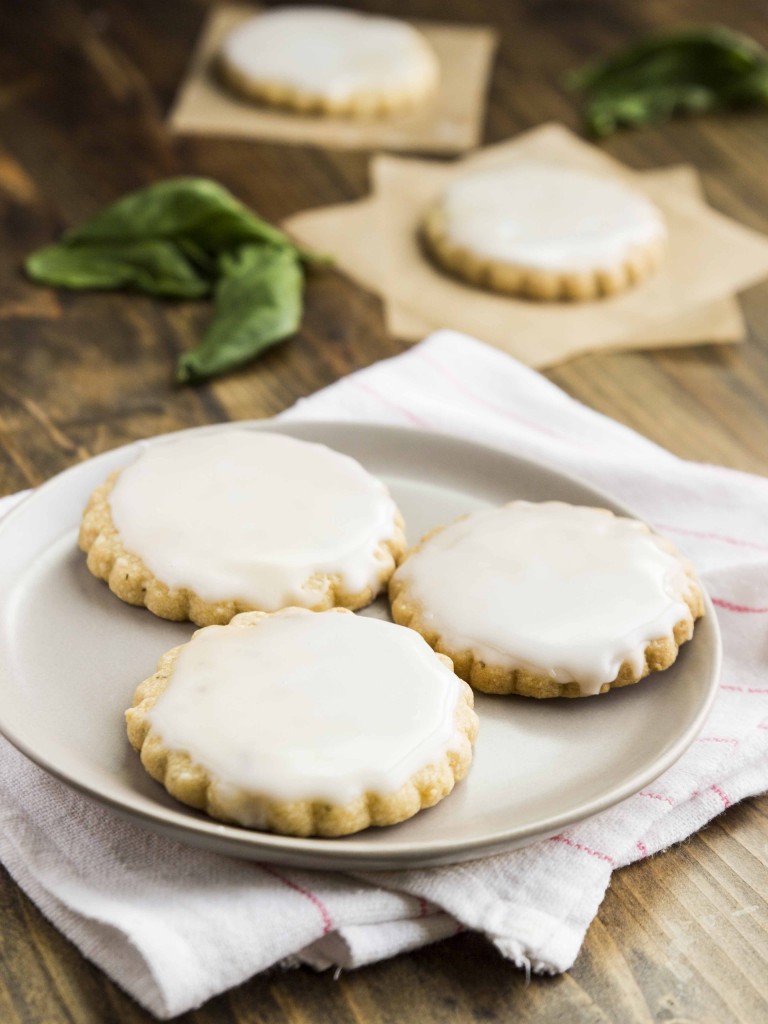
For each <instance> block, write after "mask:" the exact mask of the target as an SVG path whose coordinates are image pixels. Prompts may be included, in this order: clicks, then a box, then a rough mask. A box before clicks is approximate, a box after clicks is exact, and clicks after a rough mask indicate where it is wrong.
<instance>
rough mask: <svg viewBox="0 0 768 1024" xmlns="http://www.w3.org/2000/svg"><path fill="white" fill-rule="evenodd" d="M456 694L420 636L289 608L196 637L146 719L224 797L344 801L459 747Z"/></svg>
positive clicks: (397, 782) (384, 786)
mask: <svg viewBox="0 0 768 1024" xmlns="http://www.w3.org/2000/svg"><path fill="white" fill-rule="evenodd" d="M459 693H460V690H459V682H458V680H457V678H456V676H455V675H454V674H453V672H451V670H450V669H449V668H448V667H447V665H446V664H445V663H444V662H441V660H440V659H439V658H437V657H436V656H435V654H434V652H433V651H432V650H431V648H430V647H429V646H428V645H427V643H426V642H425V641H424V640H422V638H421V637H420V636H419V635H418V634H417V633H415V632H414V631H413V630H410V629H406V628H405V627H404V626H396V625H394V624H393V623H391V622H382V621H381V620H378V619H370V618H367V617H363V616H357V615H353V614H352V613H347V612H339V611H330V612H307V611H304V610H302V609H287V610H285V611H283V612H280V613H278V614H277V615H273V616H268V617H264V618H262V619H260V620H259V621H258V622H257V623H255V624H252V625H245V624H240V623H239V622H238V620H237V619H236V620H235V621H234V622H231V623H230V624H229V625H228V626H209V627H208V628H206V629H203V630H200V631H199V632H198V633H196V634H195V635H194V637H193V638H192V640H191V641H190V642H189V643H188V644H186V645H185V646H184V647H182V649H181V651H180V653H179V656H178V659H177V661H176V665H175V667H174V670H173V674H172V676H171V681H170V683H169V685H168V687H167V688H166V690H165V691H164V692H163V694H162V695H161V696H160V698H159V699H158V701H157V703H156V705H155V707H154V708H153V709H152V711H151V712H150V714H149V719H150V722H151V724H152V726H153V728H154V730H155V731H156V732H157V733H159V735H160V736H161V737H162V738H163V740H164V741H165V744H166V745H167V746H168V747H169V748H171V749H175V750H183V751H186V752H187V753H188V754H189V755H190V757H191V758H192V760H193V761H194V762H195V763H197V764H199V765H201V766H202V767H204V768H205V769H206V770H207V771H208V773H209V774H210V775H211V777H212V778H213V780H214V782H215V785H216V787H217V791H218V793H219V796H220V797H223V796H227V797H228V798H229V799H230V800H231V801H233V802H237V801H238V799H239V797H240V795H241V794H242V793H243V792H249V793H254V794H257V795H261V796H264V797H267V798H269V799H273V800H281V801H284V800H328V801H330V802H332V803H335V804H346V803H347V802H349V801H351V800H354V799H356V798H357V797H359V796H360V795H362V794H364V793H367V792H371V793H376V794H380V795H386V794H390V793H393V792H395V791H396V790H397V789H399V787H400V786H402V785H403V784H404V783H405V782H407V781H408V779H409V778H410V777H411V776H412V775H414V774H415V773H416V772H417V771H419V770H420V769H421V768H424V767H425V766H426V765H428V764H431V763H433V762H435V761H437V760H439V759H440V758H442V756H443V755H444V754H445V752H446V751H448V750H458V749H459V746H458V745H459V744H460V743H461V742H462V741H461V737H460V736H459V735H458V731H457V727H456V722H455V715H456V707H457V701H458V699H459ZM248 824H259V822H258V821H256V822H248Z"/></svg>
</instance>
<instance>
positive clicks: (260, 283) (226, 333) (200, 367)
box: [177, 244, 304, 383]
mask: <svg viewBox="0 0 768 1024" xmlns="http://www.w3.org/2000/svg"><path fill="white" fill-rule="evenodd" d="M219 262H220V268H219V269H220V276H219V280H218V283H217V285H216V290H215V293H214V303H215V316H214V319H213V322H212V323H211V326H210V327H209V328H208V331H207V333H206V335H205V337H204V338H203V340H202V341H201V342H200V344H199V345H198V346H197V347H196V348H193V349H192V350H191V351H190V352H187V353H185V354H184V355H183V356H181V358H180V359H179V364H178V370H177V379H178V380H179V381H180V382H181V383H188V382H191V381H197V380H201V379H203V378H204V377H212V376H214V375H215V374H218V373H223V372H224V371H225V370H231V369H233V368H234V367H236V366H241V365H242V364H243V363H245V362H248V361H249V360H251V359H253V358H255V357H256V356H258V355H260V354H261V353H262V352H263V351H264V350H265V349H267V348H269V347H270V346H272V345H274V344H276V343H277V342H279V341H282V340H283V339H284V338H288V337H290V335H292V334H295V333H296V331H297V330H298V328H299V324H300V323H301V312H302V291H303V285H304V274H303V272H302V269H301V264H300V262H299V258H298V254H297V253H296V251H295V249H289V248H286V247H283V248H274V247H266V246H260V245H254V244H250V245H243V246H241V248H240V249H238V250H237V251H236V252H234V253H224V254H223V255H222V257H221V259H220V261H219Z"/></svg>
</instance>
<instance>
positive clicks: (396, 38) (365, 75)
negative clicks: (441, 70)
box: [222, 7, 438, 102]
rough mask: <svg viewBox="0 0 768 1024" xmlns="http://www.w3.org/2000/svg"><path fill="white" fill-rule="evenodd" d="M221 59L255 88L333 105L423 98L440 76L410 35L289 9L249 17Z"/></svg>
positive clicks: (381, 22) (419, 40) (345, 16)
mask: <svg viewBox="0 0 768 1024" xmlns="http://www.w3.org/2000/svg"><path fill="white" fill-rule="evenodd" d="M222 53H223V55H224V58H225V59H226V60H227V61H228V62H229V63H230V65H231V66H232V67H234V68H236V69H237V70H238V71H240V73H241V74H243V75H244V76H246V77H247V78H249V79H250V80H252V81H256V82H259V83H270V84H272V83H274V84H276V85H284V86H288V87H290V88H292V89H295V90H297V91H299V92H301V93H303V94H305V95H307V96H311V97H318V98H324V99H327V100H330V101H335V102H343V101H346V100H352V99H354V98H355V97H357V96H359V95H366V94H382V93H390V92H394V93H399V92H411V91H417V92H421V91H426V90H428V89H429V88H430V87H431V86H432V84H433V83H434V82H435V81H436V79H437V75H438V68H437V60H436V58H435V56H434V54H433V53H432V51H431V49H430V47H429V44H428V43H427V42H426V40H425V39H424V37H423V36H422V35H421V33H420V32H418V31H417V30H416V29H415V28H412V27H411V26H410V25H407V24H405V22H402V21H397V20H395V19H393V18H380V17H373V16H371V15H367V14H360V13H358V12H355V11H345V10H340V9H337V8H334V7H326V8H323V7H286V8H280V9H276V10H271V11H267V12H265V13H264V14H259V15H257V16H255V17H253V18H249V19H248V20H246V21H244V22H243V23H242V24H241V25H239V26H238V27H237V28H236V29H234V30H233V31H232V32H231V34H230V35H229V36H228V37H227V38H226V40H225V41H224V44H223V47H222Z"/></svg>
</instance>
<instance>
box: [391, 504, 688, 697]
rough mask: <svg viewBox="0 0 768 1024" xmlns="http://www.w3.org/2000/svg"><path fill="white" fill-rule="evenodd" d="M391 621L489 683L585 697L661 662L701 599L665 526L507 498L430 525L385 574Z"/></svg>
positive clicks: (495, 687) (494, 689)
mask: <svg viewBox="0 0 768 1024" xmlns="http://www.w3.org/2000/svg"><path fill="white" fill-rule="evenodd" d="M389 594H390V600H391V604H392V615H393V618H394V620H395V622H398V623H401V624H402V625H405V626H410V627H411V628H412V629H415V630H417V631H418V632H419V633H420V634H421V635H422V636H423V637H424V638H425V639H426V640H427V642H428V643H429V644H430V645H431V646H432V647H433V648H434V649H435V650H436V651H439V652H441V653H443V654H447V655H448V657H450V658H451V659H452V660H453V662H454V668H455V671H456V672H457V673H458V674H459V675H460V676H461V678H462V679H465V680H467V681H468V682H469V683H471V685H472V686H473V687H474V688H475V689H477V690H482V691H484V692H487V693H517V694H522V695H525V696H529V697H587V696H593V695H596V694H600V693H605V692H606V691H608V690H610V689H612V688H614V687H619V686H626V685H628V684H630V683H636V682H638V681H639V680H640V679H642V678H644V677H645V676H647V675H648V673H650V672H654V671H659V670H662V669H665V668H668V667H669V666H670V665H671V664H672V663H673V662H674V661H675V659H676V658H677V654H678V650H679V647H680V645H681V644H682V643H684V642H685V641H686V640H689V639H690V638H691V636H692V635H693V628H694V621H695V620H696V619H697V618H699V617H701V616H702V615H703V614H704V600H703V595H702V592H701V589H700V587H699V584H698V583H697V581H696V578H695V576H694V573H693V569H692V567H691V565H690V564H689V563H688V562H687V561H686V560H685V559H684V558H682V556H681V555H679V554H678V552H677V551H676V550H675V548H674V547H673V546H672V545H671V544H670V543H669V542H668V541H666V540H665V539H664V538H662V537H659V536H657V535H656V534H654V533H652V532H651V531H650V530H649V529H648V527H647V526H646V525H645V524H644V523H641V522H639V521H638V520H635V519H629V518H625V517H622V516H616V515H614V514H613V513H612V512H610V511H608V510H607V509H600V508H590V507H582V506H575V505H568V504H565V503H563V502H554V501H550V502H543V503H540V504H537V503H532V502H527V501H515V502H511V503H510V504H508V505H505V506H502V507H501V508H492V509H486V510H482V511H479V512H475V513H472V514H471V515H468V516H465V517H463V518H461V519H458V520H456V521H455V522H453V523H451V524H449V525H448V526H444V527H439V528H437V529H436V530H433V531H432V532H431V533H429V534H427V536H426V537H424V538H423V539H422V541H421V542H420V543H419V544H418V545H417V546H416V547H415V549H414V550H413V551H412V552H410V553H409V554H408V555H406V557H405V559H404V560H403V562H402V563H401V565H400V567H399V569H398V570H397V571H396V572H395V574H394V575H393V577H392V579H391V580H390V584H389Z"/></svg>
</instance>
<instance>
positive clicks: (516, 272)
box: [421, 162, 667, 301]
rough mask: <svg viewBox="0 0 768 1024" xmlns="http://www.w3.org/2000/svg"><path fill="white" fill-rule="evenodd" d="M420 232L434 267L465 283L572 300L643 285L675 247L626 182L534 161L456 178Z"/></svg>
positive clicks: (648, 204) (657, 215) (658, 215)
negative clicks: (669, 247)
mask: <svg viewBox="0 0 768 1024" xmlns="http://www.w3.org/2000/svg"><path fill="white" fill-rule="evenodd" d="M421 235H422V238H423V241H424V244H425V247H426V249H427V251H428V252H429V254H430V255H431V257H432V259H433V260H434V262H435V263H436V264H437V265H438V266H439V267H441V268H442V269H444V270H447V271H449V272H450V273H452V274H454V275H455V276H456V277H458V278H459V279H461V280H462V281H465V282H467V283H469V284H474V285H478V286H481V287H484V288H489V289H490V290H492V291H496V292H500V293H504V294H508V295H519V296H522V297H526V298H531V299H540V300H574V301H586V300H589V299H597V298H600V297H604V296H610V295H614V294H616V293H618V292H621V291H624V290H625V289H627V288H629V287H630V286H632V285H634V284H637V283H638V282H640V281H642V280H643V279H644V278H646V277H647V276H648V275H649V274H651V273H652V272H653V271H654V270H655V269H656V268H657V267H658V266H659V265H660V264H661V262H662V260H663V256H664V251H665V248H666V240H667V231H666V227H665V224H664V219H663V217H662V215H661V213H660V211H659V210H658V209H657V208H656V206H655V205H654V204H653V203H652V202H651V201H650V199H648V198H647V197H646V196H644V195H643V194H642V193H640V192H637V191H635V190H634V189H633V188H631V187H630V186H629V185H626V184H625V183H624V182H622V181H617V180H616V179H614V178H607V177H600V176H598V175H594V174H587V173H585V172H583V171H577V170H572V169H569V168H564V167H557V166H555V165H550V164H543V163H533V162H530V163H520V164H514V165H510V166H506V167H496V168H492V169H487V170H482V171H476V172H475V173H473V174H467V175H466V176H464V177H461V178H459V179H457V180H456V181H454V182H453V183H452V184H451V185H449V186H448V188H446V189H445V191H444V192H443V193H442V194H441V195H440V196H439V197H438V199H437V200H436V201H435V202H434V203H433V205H432V206H431V207H430V208H429V209H428V210H427V212H426V214H425V216H424V220H423V222H422V225H421Z"/></svg>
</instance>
